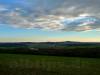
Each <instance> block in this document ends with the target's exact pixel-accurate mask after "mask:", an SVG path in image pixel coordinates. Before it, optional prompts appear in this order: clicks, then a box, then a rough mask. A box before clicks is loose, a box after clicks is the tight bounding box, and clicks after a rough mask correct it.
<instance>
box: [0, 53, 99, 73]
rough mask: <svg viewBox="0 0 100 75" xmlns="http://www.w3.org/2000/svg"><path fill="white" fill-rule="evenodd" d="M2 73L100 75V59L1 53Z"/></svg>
mask: <svg viewBox="0 0 100 75" xmlns="http://www.w3.org/2000/svg"><path fill="white" fill-rule="evenodd" d="M0 75H100V59H99V58H82V57H64V56H46V55H45V56H44V55H22V54H0Z"/></svg>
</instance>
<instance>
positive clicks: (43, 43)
mask: <svg viewBox="0 0 100 75" xmlns="http://www.w3.org/2000/svg"><path fill="white" fill-rule="evenodd" d="M33 45H34V46H45V45H46V46H88V45H100V42H76V41H64V42H13V43H12V42H5V43H0V46H7V47H9V46H33Z"/></svg>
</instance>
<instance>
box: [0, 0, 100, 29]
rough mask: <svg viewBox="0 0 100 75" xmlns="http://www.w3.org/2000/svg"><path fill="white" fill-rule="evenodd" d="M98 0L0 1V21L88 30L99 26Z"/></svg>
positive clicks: (15, 24)
mask: <svg viewBox="0 0 100 75" xmlns="http://www.w3.org/2000/svg"><path fill="white" fill-rule="evenodd" d="M99 3H100V1H99V0H84V1H83V0H77V1H75V0H42V1H41V0H30V1H29V0H23V1H20V0H15V1H13V0H11V2H10V3H4V2H3V3H1V4H0V23H1V24H7V25H10V26H12V27H17V28H19V27H21V28H26V29H34V28H37V29H43V30H62V31H88V30H94V29H98V28H100V8H99V7H100V5H99Z"/></svg>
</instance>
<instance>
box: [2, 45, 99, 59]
mask: <svg viewBox="0 0 100 75" xmlns="http://www.w3.org/2000/svg"><path fill="white" fill-rule="evenodd" d="M0 53H14V54H34V55H54V56H69V57H93V58H100V47H99V46H90V47H89V46H73V47H51V48H29V47H9V48H8V47H0Z"/></svg>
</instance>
